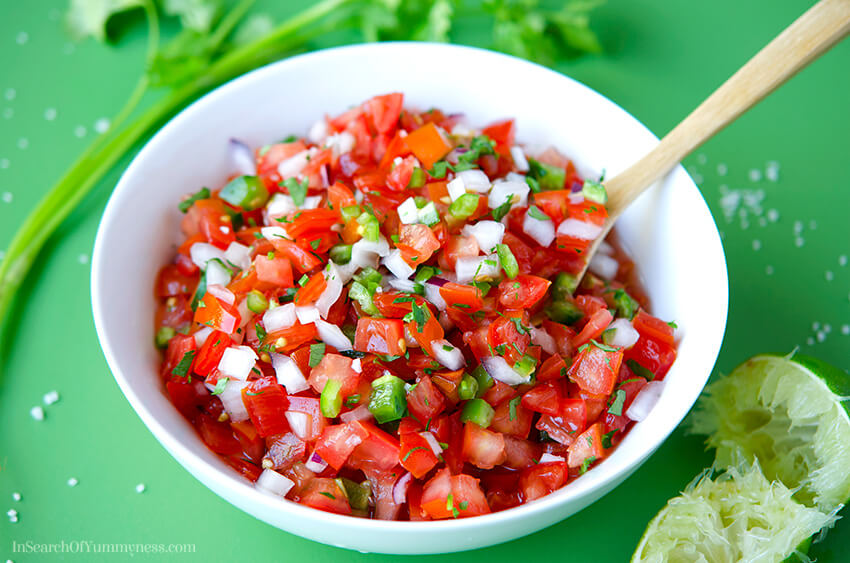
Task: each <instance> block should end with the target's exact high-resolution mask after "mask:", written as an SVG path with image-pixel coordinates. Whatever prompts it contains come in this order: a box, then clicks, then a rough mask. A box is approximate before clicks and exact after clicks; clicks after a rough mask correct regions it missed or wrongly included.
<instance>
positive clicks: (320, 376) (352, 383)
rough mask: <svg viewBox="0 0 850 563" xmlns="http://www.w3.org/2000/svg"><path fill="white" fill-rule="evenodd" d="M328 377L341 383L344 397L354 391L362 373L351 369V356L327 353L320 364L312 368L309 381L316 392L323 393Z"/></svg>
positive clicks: (341, 391)
mask: <svg viewBox="0 0 850 563" xmlns="http://www.w3.org/2000/svg"><path fill="white" fill-rule="evenodd" d="M328 379H334V380H336V381H339V382H340V384H341V387H340V393H342V396H343V397H347V396H348V395H350V394H352V393H354V390H355V389H357V383H358V381H359V379H360V375H359V374H358V373H357V372H356V371H354V370H353V369H351V358H346V357H345V356H340V355H339V354H325V355H324V357H323V358H322V360H321V361H320V362H319V364H318V365H317V366H316V367H314V368H313V369H312V371H311V372H310V377H308V378H307V383H309V384H310V387H312V388H313V390H314V391H315V392H316V393H321V392H322V390H323V389H324V388H325V383H327V381H328Z"/></svg>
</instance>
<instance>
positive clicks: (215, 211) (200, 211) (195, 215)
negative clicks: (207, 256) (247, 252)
mask: <svg viewBox="0 0 850 563" xmlns="http://www.w3.org/2000/svg"><path fill="white" fill-rule="evenodd" d="M181 228H182V230H183V233H184V234H185V235H186V236H187V237H188V236H192V235H195V234H200V235H201V236H203V238H204V240H205V241H207V242H208V243H210V244H213V245H215V246H217V247H219V248H221V249H222V250H223V249H226V248H227V246H228V245H229V244H230V243H231V242H233V241H234V240H236V235H235V234H234V233H233V225H232V222H231V219H230V214H229V213H228V212H227V208H226V207H225V204H224V202H223V201H221V200H220V199H199V200H197V201H196V202H195V203H194V204H192V207H190V208H189V211H188V212H187V213H186V215H184V216H183V222H182V223H181Z"/></svg>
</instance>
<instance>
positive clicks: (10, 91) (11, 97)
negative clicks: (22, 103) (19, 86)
mask: <svg viewBox="0 0 850 563" xmlns="http://www.w3.org/2000/svg"><path fill="white" fill-rule="evenodd" d="M3 95H4V96H5V97H6V99H7V100H9V101H10V102H11V101H12V100H14V99H15V96H17V95H18V93H17V92H16V91H15V89H14V88H6V92H5V93H4V94H3Z"/></svg>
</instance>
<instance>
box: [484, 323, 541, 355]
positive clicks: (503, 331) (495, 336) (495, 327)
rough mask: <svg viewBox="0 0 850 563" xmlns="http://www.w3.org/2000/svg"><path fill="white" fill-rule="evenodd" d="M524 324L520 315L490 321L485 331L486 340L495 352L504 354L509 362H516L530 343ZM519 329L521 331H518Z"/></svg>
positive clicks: (529, 336)
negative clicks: (501, 349) (501, 348)
mask: <svg viewBox="0 0 850 563" xmlns="http://www.w3.org/2000/svg"><path fill="white" fill-rule="evenodd" d="M514 319H515V320H514ZM524 326H525V325H523V323H522V318H521V317H519V318H517V317H508V316H507V315H505V316H501V317H499V318H498V319H496V320H495V321H493V322H492V323H490V328H489V329H488V331H487V342H488V343H489V344H490V348H492V349H493V350H494V351H496V353H497V354H501V355H504V356H505V359H507V361H508V363H509V364H514V363H516V362H517V361H518V360H519V359H520V358H521V357H522V355H523V354H525V351H526V349H527V348H528V345H529V344H530V343H531V335H530V333H529V331H528V330H527V328H524ZM520 329H521V330H522V332H520ZM500 347H504V352H500V351H499V348H500ZM491 355H492V354H491Z"/></svg>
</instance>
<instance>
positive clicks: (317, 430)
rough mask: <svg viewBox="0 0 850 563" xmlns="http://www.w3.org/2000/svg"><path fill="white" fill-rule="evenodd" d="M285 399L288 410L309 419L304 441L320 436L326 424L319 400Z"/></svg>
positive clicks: (294, 397)
mask: <svg viewBox="0 0 850 563" xmlns="http://www.w3.org/2000/svg"><path fill="white" fill-rule="evenodd" d="M293 356H294V354H293ZM287 399H288V400H289V409H288V410H290V411H294V412H300V413H303V414H306V415H307V416H309V417H310V423H309V424H308V425H307V434H306V435H305V436H304V439H305V440H306V441H308V442H312V441H313V440H315V439H316V438H318V437H319V436H321V434H322V432H323V431H324V429H325V426H327V423H326V420H325V417H324V416H322V410H321V408H320V405H319V399H316V398H313V397H301V396H295V395H289V396H287Z"/></svg>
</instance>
